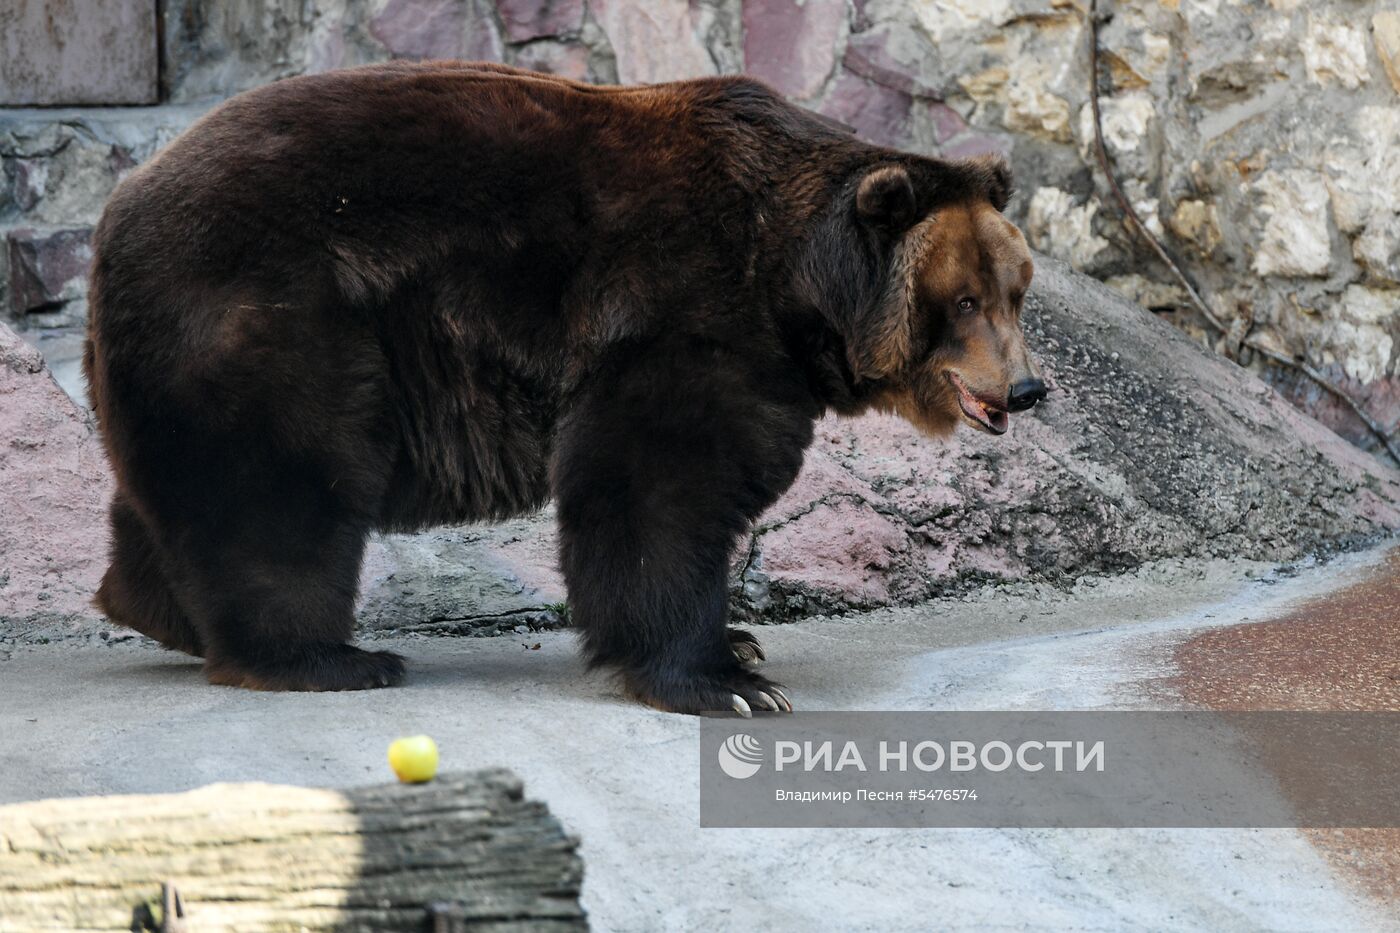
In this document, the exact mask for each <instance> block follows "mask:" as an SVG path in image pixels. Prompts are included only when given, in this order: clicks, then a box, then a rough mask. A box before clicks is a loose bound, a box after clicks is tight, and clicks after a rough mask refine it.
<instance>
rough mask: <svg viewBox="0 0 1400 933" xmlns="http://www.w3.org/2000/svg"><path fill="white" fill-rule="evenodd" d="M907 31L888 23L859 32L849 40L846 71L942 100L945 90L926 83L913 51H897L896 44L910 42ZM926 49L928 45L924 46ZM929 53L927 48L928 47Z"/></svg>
mask: <svg viewBox="0 0 1400 933" xmlns="http://www.w3.org/2000/svg"><path fill="white" fill-rule="evenodd" d="M907 45H908V35H907V33H905V32H900V31H896V30H894V29H892V28H891V27H889V26H877V27H875V28H873V29H870V30H868V31H866V32H860V33H857V34H855V35H853V36H851V39H850V41H849V42H848V43H846V52H845V54H844V55H843V56H842V58H841V64H842V65H844V66H845V68H846V70H847V71H851V72H854V73H855V74H858V75H860V76H861V77H863V78H866V79H868V80H870V81H874V82H875V83H876V84H881V85H884V86H885V87H888V88H892V89H894V90H896V91H903V92H904V93H905V94H910V95H914V96H918V97H927V98H929V99H931V100H941V99H942V97H943V94H942V91H941V90H940V89H939V88H937V87H934V86H932V85H930V84H927V83H925V82H924V81H923V80H922V79H921V77H920V69H919V67H918V65H919V63H918V62H917V61H914V60H912V56H913V54H914V53H913V52H911V51H909V50H907V49H905V50H903V51H897V50H896V49H895V46H907ZM924 48H925V50H926V46H925V47H924ZM925 54H926V51H925Z"/></svg>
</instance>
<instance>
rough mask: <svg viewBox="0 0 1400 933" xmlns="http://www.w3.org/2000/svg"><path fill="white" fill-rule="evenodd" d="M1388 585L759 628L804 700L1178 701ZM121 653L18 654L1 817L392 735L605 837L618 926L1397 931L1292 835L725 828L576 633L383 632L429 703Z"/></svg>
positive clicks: (1139, 591)
mask: <svg viewBox="0 0 1400 933" xmlns="http://www.w3.org/2000/svg"><path fill="white" fill-rule="evenodd" d="M1384 567H1385V562H1384V556H1383V555H1382V554H1381V553H1380V552H1370V553H1367V554H1359V555H1353V556H1350V557H1346V558H1341V559H1338V560H1336V561H1333V562H1331V563H1330V564H1327V565H1323V566H1314V567H1308V568H1303V569H1301V570H1298V571H1288V572H1283V573H1280V572H1275V571H1272V570H1270V569H1269V568H1266V567H1264V566H1263V565H1252V564H1247V563H1238V562H1236V563H1233V564H1225V563H1211V564H1183V563H1167V564H1158V565H1153V566H1149V567H1146V568H1144V569H1142V570H1140V571H1138V572H1136V573H1134V574H1131V575H1128V576H1124V577H1117V578H1111V579H1101V580H1093V579H1090V580H1086V581H1084V582H1083V583H1082V584H1080V585H1079V586H1077V587H1076V588H1075V589H1074V590H1073V591H1072V592H1060V591H1055V590H1051V589H1048V588H1037V587H1010V588H1007V587H1002V588H997V589H992V590H989V591H987V592H985V593H983V594H981V595H979V596H978V597H976V598H970V599H966V600H957V601H947V602H940V603H936V604H933V605H930V606H927V607H923V608H920V609H917V610H899V611H885V612H877V613H872V614H869V615H866V616H861V617H847V618H843V619H832V620H818V621H812V622H806V623H799V624H794V625H787V626H780V627H773V628H766V629H762V630H760V631H759V633H758V634H759V636H760V638H761V640H762V641H763V643H764V646H765V648H766V650H767V652H768V657H769V663H768V670H769V672H770V674H771V676H773V677H775V678H776V679H778V680H780V681H782V682H784V683H786V684H788V685H789V686H790V687H791V690H790V691H789V692H790V695H791V696H792V698H793V700H794V702H795V703H796V704H797V706H798V708H799V709H805V710H824V709H892V710H918V709H1093V708H1166V707H1170V706H1173V705H1181V703H1180V700H1179V694H1173V692H1172V691H1173V690H1175V689H1177V688H1176V687H1174V686H1173V684H1175V683H1177V681H1179V679H1180V676H1179V675H1180V671H1179V670H1178V669H1177V667H1176V661H1175V657H1176V654H1177V652H1178V649H1179V648H1180V646H1181V645H1182V644H1183V643H1184V642H1185V641H1186V640H1187V639H1189V638H1191V637H1192V636H1194V635H1198V634H1200V633H1201V632H1203V631H1206V630H1211V629H1216V628H1219V627H1223V626H1229V625H1237V624H1240V623H1245V622H1256V623H1257V622H1260V621H1262V620H1266V619H1270V618H1274V617H1278V616H1282V615H1284V614H1286V613H1287V612H1289V611H1296V610H1297V608H1298V607H1299V606H1300V605H1305V604H1306V601H1307V600H1309V599H1315V598H1317V597H1319V596H1323V597H1325V596H1326V595H1327V594H1328V593H1332V592H1335V591H1337V590H1339V589H1340V588H1342V587H1345V586H1347V585H1349V584H1354V583H1356V582H1358V581H1361V580H1365V579H1367V578H1368V577H1369V576H1374V575H1375V574H1377V573H1379V572H1382V569H1383V568H1384ZM1396 611H1397V612H1400V608H1397V610H1396ZM117 637H120V636H119V635H118V633H115V632H114V633H113V637H112V638H111V639H109V640H106V641H104V640H102V639H100V638H96V637H93V636H86V637H82V638H77V639H72V640H67V641H53V642H50V643H48V644H34V643H24V642H23V640H21V641H20V642H19V643H14V644H9V645H0V803H4V802H12V801H19V800H28V799H35V798H40V797H53V796H66V795H74V794H97V793H124V792H138V791H139V792H150V791H175V790H184V789H188V788H192V787H196V786H199V785H202V784H206V783H209V782H214V781H270V782H286V783H296V784H305V785H324V786H348V785H354V784H361V783H375V782H381V781H384V780H387V779H389V778H390V775H389V772H388V769H387V766H386V764H385V761H384V751H385V747H386V746H387V744H388V742H389V741H390V740H391V739H392V738H394V737H395V736H398V735H403V734H412V733H418V732H427V733H429V734H431V735H433V736H434V737H436V739H437V741H438V743H439V745H440V746H441V749H442V756H443V767H444V769H451V770H460V769H470V768H477V767H483V766H488V765H504V766H507V767H510V768H512V769H514V770H515V771H516V772H517V773H519V774H520V775H521V776H522V777H523V778H524V780H525V783H526V790H527V793H528V794H530V795H531V796H533V797H536V798H539V799H542V800H544V801H546V802H547V803H548V804H549V806H550V807H551V809H552V810H553V811H554V813H556V814H557V815H558V816H559V817H560V819H561V820H562V821H563V822H564V824H565V825H566V826H567V827H568V828H569V829H570V831H572V832H574V833H577V834H578V835H580V836H581V837H582V840H583V854H584V859H585V866H586V867H585V871H586V874H585V882H584V898H585V905H586V907H587V908H588V910H589V912H590V914H591V918H592V921H593V923H594V925H595V927H596V928H598V929H602V930H638V931H641V930H658V929H662V930H689V929H707V930H727V929H739V928H750V929H765V930H794V931H796V930H816V929H841V930H861V929H869V930H903V929H911V930H912V929H963V930H974V929H975V930H1006V929H1062V930H1126V929H1151V930H1319V931H1321V930H1388V929H1400V923H1397V922H1396V921H1395V919H1394V918H1395V917H1396V916H1397V913H1396V911H1395V906H1396V905H1395V903H1394V902H1389V903H1387V902H1385V901H1382V900H1378V899H1376V898H1375V897H1372V896H1368V895H1367V894H1366V893H1365V888H1364V887H1363V886H1362V884H1361V883H1360V882H1358V880H1357V879H1356V878H1355V877H1353V876H1352V875H1351V874H1350V873H1348V871H1347V869H1346V867H1345V866H1341V865H1338V863H1337V862H1336V861H1335V860H1329V858H1328V856H1327V854H1326V853H1325V851H1322V850H1320V849H1319V848H1316V847H1314V845H1313V844H1312V843H1311V842H1310V841H1309V838H1308V836H1307V835H1306V834H1304V833H1301V832H1296V831H1292V830H1267V831H1265V830H1249V831H1245V830H1043V829H1037V830H834V829H833V830H816V829H809V830H724V829H710V830H701V829H699V828H698V813H697V807H698V804H697V786H698V780H697V769H698V765H697V760H696V747H697V739H696V736H697V732H698V726H697V722H696V720H694V719H690V718H686V717H680V716H673V715H667V714H662V713H658V712H654V711H652V710H649V709H645V708H642V707H638V706H634V705H631V704H628V703H626V702H624V701H622V700H621V699H620V698H619V697H618V695H617V693H616V691H615V690H614V688H613V685H612V684H611V683H610V681H609V680H608V679H607V678H606V677H604V676H602V675H590V674H586V673H585V672H584V670H583V665H582V663H581V661H580V660H579V657H578V654H577V651H576V645H575V638H574V636H573V635H571V634H567V633H550V634H544V635H521V636H519V637H509V636H505V637H498V638H481V639H453V638H436V639H434V638H403V637H398V638H382V639H376V642H375V643H376V646H382V647H391V648H393V649H394V650H398V651H401V652H402V653H404V654H405V655H407V656H408V657H409V658H410V662H411V664H410V676H409V679H408V681H407V683H406V685H405V686H403V687H401V688H399V689H396V690H392V691H381V692H373V693H358V694H326V695H309V694H302V695H287V694H283V695H276V694H254V693H247V692H242V691H237V690H231V689H225V688H215V687H210V686H208V685H206V684H205V683H204V681H203V679H202V677H201V676H200V671H199V666H198V664H197V662H195V661H193V660H191V659H187V658H184V657H182V656H179V655H174V654H170V653H167V652H163V651H160V650H158V649H156V648H154V647H151V646H150V645H149V644H148V643H145V642H143V641H141V640H139V639H135V638H132V639H128V640H125V641H120V642H118V641H116V638H117ZM536 645H538V647H537V648H536ZM1174 696H1176V697H1177V699H1175V700H1174V699H1173V697H1174Z"/></svg>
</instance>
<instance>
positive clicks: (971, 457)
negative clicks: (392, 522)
mask: <svg viewBox="0 0 1400 933" xmlns="http://www.w3.org/2000/svg"><path fill="white" fill-rule="evenodd" d="M1026 329H1027V334H1028V337H1029V340H1030V343H1031V346H1032V349H1033V350H1034V351H1035V352H1036V353H1037V354H1038V355H1039V357H1040V359H1041V362H1042V364H1043V366H1044V369H1045V371H1046V375H1047V380H1048V381H1049V383H1050V384H1051V386H1052V392H1051V395H1050V397H1049V399H1048V400H1047V401H1045V402H1044V403H1042V404H1041V405H1040V406H1039V407H1038V408H1036V409H1035V411H1033V412H1031V413H1029V414H1027V415H1023V416H1018V417H1015V418H1014V419H1013V425H1012V430H1011V433H1010V434H1008V435H1007V436H1005V437H1002V438H992V437H988V436H985V435H982V434H977V433H974V432H972V431H971V430H966V429H960V430H959V432H958V433H957V434H956V435H955V436H954V437H953V438H951V439H948V440H930V439H927V438H924V437H922V436H920V435H919V434H917V433H916V432H915V431H914V430H913V429H912V428H910V427H909V426H908V425H906V424H905V423H904V422H902V421H899V420H897V419H895V418H892V417H887V416H871V417H866V418H860V419H855V420H850V421H840V420H834V419H831V420H827V421H824V422H822V423H821V424H819V425H818V431H817V440H816V442H815V443H814V445H813V447H812V449H811V450H810V451H809V452H808V457H807V463H806V466H805V467H804V469H803V471H802V474H801V475H800V477H799V478H798V480H797V482H796V484H795V485H794V486H793V488H792V489H791V490H789V492H788V493H787V494H786V495H785V496H784V497H783V498H782V499H781V500H780V501H779V502H778V503H777V504H776V505H774V506H773V508H771V509H770V510H769V511H768V513H767V514H765V515H764V516H763V517H762V519H761V520H760V522H759V523H758V525H757V526H756V528H755V529H754V531H753V533H752V535H751V536H750V538H749V539H748V540H746V541H744V542H743V543H742V544H741V546H740V547H739V549H738V551H737V553H736V554H735V555H734V563H733V578H732V584H733V594H734V606H735V615H736V616H737V617H738V618H740V619H745V620H748V621H751V622H778V621H787V620H791V619H797V618H801V617H804V616H808V615H812V614H815V613H821V612H842V611H848V610H852V609H865V608H874V607H878V606H886V605H895V604H908V603H914V602H918V601H920V600H923V599H927V598H929V597H931V596H935V595H947V594H956V593H960V592H964V591H967V590H969V589H971V588H974V587H976V586H979V585H981V584H983V583H984V582H987V581H995V580H1000V579H1027V578H1029V579H1036V580H1048V581H1052V582H1054V581H1068V580H1070V579H1073V578H1075V577H1077V576H1080V575H1082V574H1085V573H1090V572H1112V571H1117V570H1123V569H1127V568H1131V567H1134V566H1136V565H1138V564H1141V563H1143V562H1144V561H1148V560H1153V559H1158V558H1171V557H1197V556H1199V557H1230V556H1234V555H1245V556H1248V557H1250V558H1252V559H1257V560H1272V561H1289V560H1294V559H1297V558H1299V557H1302V556H1304V555H1307V554H1314V553H1320V552H1327V551H1330V550H1334V549H1338V548H1344V547H1347V546H1351V545H1357V544H1360V543H1362V542H1366V541H1369V540H1373V539H1375V538H1377V537H1379V536H1381V535H1383V534H1385V533H1387V532H1388V531H1392V530H1395V529H1400V472H1397V471H1394V470H1391V469H1389V468H1388V467H1385V466H1384V465H1382V464H1380V463H1379V462H1378V461H1376V460H1375V459H1374V458H1373V457H1371V456H1370V455H1369V454H1366V453H1364V452H1362V451H1360V450H1358V449H1356V448H1355V447H1353V446H1351V445H1350V444H1347V443H1346V442H1344V441H1343V440H1341V439H1340V438H1338V437H1337V436H1336V435H1335V434H1332V433H1331V432H1330V431H1328V430H1327V429H1326V428H1324V427H1322V426H1321V425H1320V424H1318V423H1317V422H1316V421H1313V420H1311V419H1309V418H1308V417H1307V416H1305V415H1303V414H1301V413H1300V412H1298V411H1297V409H1295V408H1294V407H1292V406H1291V405H1289V404H1288V403H1287V402H1286V401H1284V400H1283V399H1282V398H1281V397H1280V396H1279V395H1278V394H1277V393H1276V392H1274V390H1273V389H1271V388H1269V387H1268V386H1266V385H1265V384H1263V383H1262V382H1260V381H1259V380H1257V379H1255V378H1254V377H1253V376H1251V375H1250V374H1249V373H1248V372H1247V371H1245V370H1243V369H1240V368H1239V367H1237V366H1235V365H1233V364H1231V363H1227V362H1224V361H1222V360H1220V359H1219V358H1218V357H1215V356H1214V355H1212V354H1211V353H1209V352H1208V351H1206V350H1203V349H1201V348H1200V347H1198V346H1197V345H1196V344H1194V343H1193V342H1192V341H1191V340H1190V339H1188V338H1187V337H1186V336H1184V335H1182V334H1181V333H1180V332H1179V331H1177V330H1175V329H1173V328H1171V327H1170V326H1169V325H1167V324H1165V323H1163V322H1161V321H1160V320H1157V319H1156V318H1154V317H1153V316H1152V315H1151V314H1149V313H1148V312H1146V311H1144V310H1143V309H1142V308H1140V307H1139V306H1137V305H1135V304H1132V303H1131V302H1128V301H1127V300H1126V299H1124V298H1122V297H1121V296H1119V295H1118V294H1117V293H1115V292H1113V291H1111V290H1110V289H1108V288H1106V287H1104V286H1102V285H1100V284H1098V283H1097V282H1094V281H1093V280H1091V279H1088V278H1086V277H1084V276H1081V275H1077V274H1075V273H1074V272H1072V271H1070V270H1069V269H1068V268H1067V267H1066V266H1065V265H1063V264H1061V263H1058V262H1056V261H1054V260H1050V259H1044V258H1042V259H1040V260H1039V265H1038V271H1037V274H1036V282H1035V285H1034V286H1033V288H1032V291H1031V295H1030V298H1029V300H1028V306H1027V309H1026ZM3 340H4V341H5V342H4V343H3V344H0V346H3V347H4V348H5V349H4V356H3V359H4V361H5V368H4V369H0V379H3V380H4V381H3V382H0V419H3V425H0V426H3V427H4V428H5V429H6V430H5V431H4V432H3V434H0V436H4V437H11V438H14V440H12V441H10V442H9V446H8V447H7V448H6V449H5V451H4V453H3V458H0V514H4V515H5V516H6V522H5V523H4V525H3V527H0V566H3V567H4V568H6V572H8V573H9V578H8V580H7V581H6V582H4V583H3V584H0V638H3V637H5V636H16V635H21V636H22V635H23V634H24V632H26V631H31V630H32V629H33V627H34V625H35V624H36V623H37V622H44V621H49V622H56V621H62V620H65V619H67V620H77V621H79V622H91V621H93V620H94V617H93V615H92V611H91V610H90V609H88V608H87V606H86V603H85V599H86V598H87V596H88V595H89V594H90V593H91V592H92V588H93V587H95V585H96V581H97V579H98V577H99V576H100V573H101V569H102V566H103V563H104V561H103V552H104V549H105V536H106V532H105V522H104V521H103V510H102V504H103V501H104V500H105V497H106V495H107V493H108V488H109V484H108V482H107V480H106V478H105V476H104V475H103V472H102V465H101V462H100V459H99V451H98V449H97V447H96V443H95V441H94V439H93V435H92V429H91V426H90V425H89V424H88V423H87V422H86V421H85V420H84V419H83V416H82V415H81V414H80V413H79V412H78V411H77V410H76V409H75V408H74V407H73V405H72V404H71V403H70V402H69V401H68V399H67V397H66V396H64V395H63V394H62V393H61V391H60V390H59V389H58V388H57V387H56V386H55V385H54V384H53V382H52V380H51V379H50V378H49V376H48V374H47V372H45V370H44V368H43V366H42V363H41V361H40V360H39V359H38V357H37V355H36V354H35V353H34V352H33V351H30V350H28V348H27V347H25V346H24V345H23V344H21V343H19V342H18V340H17V339H16V338H14V337H13V336H12V335H9V334H8V333H6V334H4V336H3ZM10 516H17V517H18V520H15V519H11V518H10ZM554 548H555V538H554V528H553V521H552V515H551V513H550V512H549V511H548V510H546V511H545V512H544V513H542V514H540V515H536V516H532V517H528V518H524V519H519V520H516V521H512V522H506V523H503V524H500V525H484V526H472V527H464V528H444V529H438V530H435V531H431V532H428V533H426V534H421V535H392V536H387V537H384V538H381V539H377V540H375V541H373V542H372V543H371V547H370V550H369V554H368V556H367V557H366V561H365V567H364V573H363V576H362V598H361V608H360V617H361V622H362V625H363V626H364V627H366V628H368V629H375V630H409V631H423V632H440V633H456V634H495V633H501V632H511V631H528V630H530V629H533V628H539V627H545V626H554V625H559V624H561V623H562V622H563V620H564V617H565V614H564V611H563V606H562V603H563V602H564V600H565V593H564V588H563V583H562V581H561V580H560V577H559V573H558V570H557V564H556V560H555V551H554ZM0 579H4V578H3V577H0Z"/></svg>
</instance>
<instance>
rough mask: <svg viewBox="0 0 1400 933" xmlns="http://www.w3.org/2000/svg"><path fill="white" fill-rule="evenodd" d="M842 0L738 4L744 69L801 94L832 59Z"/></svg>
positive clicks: (822, 78) (820, 81)
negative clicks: (741, 29)
mask: <svg viewBox="0 0 1400 933" xmlns="http://www.w3.org/2000/svg"><path fill="white" fill-rule="evenodd" d="M845 22H846V3H845V0H806V2H805V3H799V2H797V0H749V2H747V3H745V4H744V70H745V71H747V72H748V73H749V74H751V75H753V76H755V77H757V78H762V79H763V80H764V81H767V82H768V83H769V84H771V85H773V87H775V88H777V89H778V90H779V91H781V92H782V93H784V94H787V95H788V96H790V97H795V98H798V99H800V100H805V99H808V98H811V97H813V96H815V95H816V94H817V93H818V92H819V91H821V89H822V86H823V85H824V84H826V79H827V77H828V76H829V75H830V74H831V69H832V68H833V67H834V66H835V65H836V55H837V52H838V49H839V46H840V41H841V31H842V27H843V26H844V25H845Z"/></svg>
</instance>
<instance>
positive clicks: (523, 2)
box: [496, 0, 583, 42]
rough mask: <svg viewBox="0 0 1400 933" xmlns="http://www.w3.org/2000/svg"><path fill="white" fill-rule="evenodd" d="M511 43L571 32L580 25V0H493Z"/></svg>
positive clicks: (581, 1) (581, 11)
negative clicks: (495, 1)
mask: <svg viewBox="0 0 1400 933" xmlns="http://www.w3.org/2000/svg"><path fill="white" fill-rule="evenodd" d="M496 9H497V11H498V12H499V13H500V14H501V22H502V23H503V24H504V25H505V27H506V38H507V39H508V40H510V41H511V42H529V41H530V40H531V39H542V38H545V37H547V36H560V35H572V34H574V33H577V32H578V31H579V29H581V28H582V27H583V0H497V3H496Z"/></svg>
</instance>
